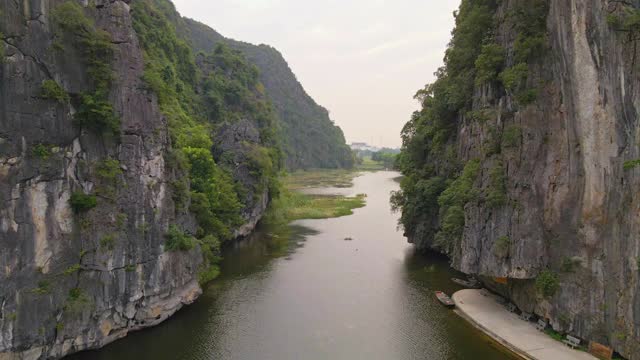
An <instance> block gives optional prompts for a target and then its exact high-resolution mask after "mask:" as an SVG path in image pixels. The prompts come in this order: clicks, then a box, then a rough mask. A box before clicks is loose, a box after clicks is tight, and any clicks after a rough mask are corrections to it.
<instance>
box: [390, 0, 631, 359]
mask: <svg viewBox="0 0 640 360" xmlns="http://www.w3.org/2000/svg"><path fill="white" fill-rule="evenodd" d="M639 8H640V3H639V2H638V1H624V2H623V1H606V0H605V1H601V0H571V1H560V0H535V1H497V0H463V1H462V3H461V5H460V8H459V11H458V12H457V16H456V28H455V30H454V31H453V33H452V39H451V42H450V45H449V48H448V49H447V51H446V54H445V66H444V67H443V68H441V69H439V70H438V71H437V73H436V76H437V80H436V81H435V82H433V83H432V84H429V85H427V86H426V87H425V88H424V89H423V90H420V91H419V92H418V93H417V95H416V99H418V100H419V101H420V102H421V103H422V109H421V110H420V111H418V112H416V113H415V114H414V115H413V117H412V118H411V120H410V121H409V122H408V123H407V125H406V126H405V127H404V130H403V132H402V136H403V142H404V145H403V149H402V154H401V155H400V159H399V164H400V166H401V168H402V172H403V173H404V175H405V178H404V179H403V181H402V191H401V192H399V193H397V194H395V195H394V196H393V199H392V200H393V202H394V205H395V206H396V207H397V208H398V209H401V210H402V219H401V224H402V225H403V226H404V229H405V232H406V234H407V236H408V237H409V239H410V241H411V242H413V243H415V244H416V245H417V246H418V247H420V248H423V249H432V250H437V251H440V252H443V253H446V254H448V255H449V256H450V257H451V260H452V264H453V265H454V266H455V267H456V268H457V269H460V270H461V271H464V272H466V273H468V274H473V275H477V276H480V277H481V279H482V280H483V282H484V283H485V285H487V286H489V287H490V288H492V289H493V290H495V291H497V292H499V293H501V294H503V295H504V296H506V297H508V298H509V299H511V301H513V302H514V303H515V304H516V305H517V306H518V307H519V308H520V309H522V310H523V311H527V312H532V313H535V314H536V315H537V316H538V317H540V318H542V319H546V320H548V321H550V322H551V324H552V326H553V328H554V329H555V330H557V331H560V332H563V333H569V334H572V335H574V336H578V337H580V338H583V339H585V340H587V341H597V342H600V343H602V344H606V345H609V346H611V347H613V348H614V349H615V350H616V351H618V352H619V353H620V354H622V355H624V356H625V357H629V358H632V359H638V358H640V239H639V238H638V236H637V229H638V227H639V226H640V217H639V213H638V211H637V209H638V206H639V204H640V197H639V196H638V191H637V189H638V187H639V186H640V172H639V170H638V169H637V165H638V163H640V162H639V161H638V160H637V159H638V158H639V157H640V147H639V145H638V144H639V141H638V134H639V133H640V132H639V130H640V123H639V122H638V110H639V108H638V104H640V92H639V89H640V77H639V76H638V66H637V58H638V46H637V42H638V41H639V39H640V37H639V36H638V35H639V34H640V25H639V24H640V9H639ZM505 281H506V284H505Z"/></svg>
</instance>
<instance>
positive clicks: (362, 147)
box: [350, 142, 380, 152]
mask: <svg viewBox="0 0 640 360" xmlns="http://www.w3.org/2000/svg"><path fill="white" fill-rule="evenodd" d="M350 146H351V150H356V151H371V152H376V151H378V150H380V148H379V147H376V146H372V145H369V144H367V143H364V142H354V143H351V145H350Z"/></svg>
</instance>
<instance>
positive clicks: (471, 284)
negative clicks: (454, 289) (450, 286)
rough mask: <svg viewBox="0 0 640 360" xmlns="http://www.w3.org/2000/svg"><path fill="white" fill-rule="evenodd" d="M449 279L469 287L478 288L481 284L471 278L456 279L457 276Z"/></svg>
mask: <svg viewBox="0 0 640 360" xmlns="http://www.w3.org/2000/svg"><path fill="white" fill-rule="evenodd" d="M451 281H453V282H454V283H456V284H458V285H460V286H464V287H466V288H469V289H480V288H481V285H480V283H479V282H478V280H475V279H472V280H463V279H457V278H451Z"/></svg>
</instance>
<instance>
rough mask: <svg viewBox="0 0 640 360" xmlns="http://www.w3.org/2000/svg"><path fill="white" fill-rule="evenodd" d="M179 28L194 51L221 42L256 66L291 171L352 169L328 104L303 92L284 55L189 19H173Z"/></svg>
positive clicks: (348, 150)
mask: <svg viewBox="0 0 640 360" xmlns="http://www.w3.org/2000/svg"><path fill="white" fill-rule="evenodd" d="M176 24H177V25H176V26H177V30H178V32H179V33H181V34H183V36H184V38H186V39H189V41H190V43H191V44H193V46H194V48H195V49H196V50H197V51H203V52H210V51H211V50H212V49H215V48H216V46H217V45H218V44H220V43H225V44H227V45H228V46H229V47H230V48H232V49H236V50H239V51H241V52H242V54H243V55H244V56H246V58H247V59H248V60H249V61H250V62H251V63H253V64H255V65H256V66H257V67H258V68H259V69H260V80H261V82H262V83H263V84H264V91H265V93H266V95H267V96H268V97H269V98H270V99H271V101H273V104H274V107H275V112H276V114H277V118H278V120H279V121H280V125H281V127H282V134H283V136H282V138H283V142H284V143H283V147H284V151H285V153H286V163H287V167H288V168H289V169H290V170H294V169H299V168H351V167H352V166H353V165H354V163H355V159H354V157H353V156H352V154H351V150H350V148H349V147H348V146H347V145H346V143H345V138H344V134H343V133H342V130H341V129H340V128H339V127H338V126H336V125H335V124H334V123H333V122H332V121H331V119H330V118H329V113H328V112H327V110H326V109H324V108H323V107H321V106H319V105H318V104H316V102H315V101H314V100H313V99H312V98H311V97H310V96H309V95H307V93H306V92H305V90H304V88H303V87H302V85H301V84H300V83H299V82H298V80H297V79H296V77H295V75H294V74H293V72H292V71H291V69H290V68H289V66H288V65H287V62H286V61H285V59H284V58H283V57H282V55H281V54H280V53H279V52H278V51H277V50H276V49H274V48H272V47H270V46H267V45H259V46H256V45H252V44H247V43H243V42H239V41H235V40H231V39H225V38H224V37H223V36H221V35H220V34H218V33H217V32H215V31H214V30H213V29H211V28H209V27H208V26H206V25H204V24H201V23H198V22H196V21H193V20H190V19H179V20H176Z"/></svg>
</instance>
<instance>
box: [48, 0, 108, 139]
mask: <svg viewBox="0 0 640 360" xmlns="http://www.w3.org/2000/svg"><path fill="white" fill-rule="evenodd" d="M52 18H53V22H54V24H55V25H56V30H55V40H54V49H57V50H59V51H61V52H64V51H65V47H66V46H68V45H71V46H73V47H74V48H75V49H76V50H77V51H80V52H81V53H82V55H83V57H84V61H85V63H86V65H87V74H88V75H89V78H90V80H91V82H92V90H91V91H90V92H87V93H84V94H80V96H79V98H78V101H79V107H78V112H77V113H76V116H75V123H76V125H77V126H79V127H86V128H88V129H90V130H92V131H94V132H95V133H97V134H102V133H105V132H106V133H111V134H117V133H118V132H119V131H120V120H119V119H118V118H117V117H116V115H115V114H114V112H113V106H112V105H111V103H110V102H109V101H108V99H107V97H108V95H109V87H110V85H111V80H112V77H113V74H112V70H111V63H110V60H111V58H112V57H113V45H112V44H111V36H110V35H109V34H108V33H107V32H105V31H102V30H99V29H97V28H96V26H95V24H94V23H93V20H92V19H91V18H90V17H88V16H86V14H85V9H84V8H83V7H82V6H80V4H78V3H77V2H76V1H66V2H64V3H62V4H60V5H58V6H57V7H56V8H55V9H54V10H53V12H52ZM53 85H54V84H53V83H51V82H45V84H43V92H44V94H45V95H48V96H50V97H52V98H53V99H55V100H57V101H63V100H65V96H64V94H63V93H62V92H63V91H64V90H62V89H58V88H55V87H54V86H53ZM55 85H57V84H55Z"/></svg>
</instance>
